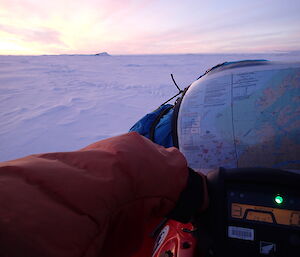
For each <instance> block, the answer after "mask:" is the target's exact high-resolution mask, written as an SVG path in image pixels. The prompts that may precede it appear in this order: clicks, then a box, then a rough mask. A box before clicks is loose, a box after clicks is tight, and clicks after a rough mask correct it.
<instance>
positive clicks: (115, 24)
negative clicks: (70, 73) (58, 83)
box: [0, 0, 300, 55]
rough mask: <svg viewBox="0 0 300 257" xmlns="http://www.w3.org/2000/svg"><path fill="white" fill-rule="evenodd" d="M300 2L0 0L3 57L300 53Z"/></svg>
mask: <svg viewBox="0 0 300 257" xmlns="http://www.w3.org/2000/svg"><path fill="white" fill-rule="evenodd" d="M299 12H300V1H298V0H284V1H283V0H273V1H271V0H252V1H250V0H249V1H243V0H241V1H238V0H227V1H217V0H211V1H202V0H198V1H197V0H185V1H180V0H173V1H172V0H152V1H151V0H49V1H48V0H45V1H41V0H0V54H1V55H40V54H93V53H98V52H104V51H105V52H108V53H110V54H172V53H175V54H176V53H229V52H230V53H254V52H256V53H257V52H277V51H298V50H300V15H299Z"/></svg>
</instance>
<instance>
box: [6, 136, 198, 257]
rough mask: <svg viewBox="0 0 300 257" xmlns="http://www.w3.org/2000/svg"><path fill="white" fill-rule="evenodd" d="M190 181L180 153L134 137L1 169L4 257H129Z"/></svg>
mask: <svg viewBox="0 0 300 257" xmlns="http://www.w3.org/2000/svg"><path fill="white" fill-rule="evenodd" d="M188 176H189V171H188V168H187V164H186V160H185V158H184V157H183V155H182V154H181V153H180V152H179V151H178V150H177V149H176V148H168V149H165V148H163V147H161V146H158V145H156V144H154V143H152V142H151V141H150V140H148V139H146V138H144V137H142V136H140V135H138V134H137V133H134V132H133V133H128V134H125V135H121V136H117V137H113V138H109V139H106V140H103V141H100V142H97V143H95V144H92V145H90V146H88V147H86V148H84V149H82V150H79V151H76V152H61V153H47V154H38V155H32V156H28V157H25V158H22V159H18V160H14V161H8V162H3V163H0V206H1V208H0V231H1V233H0V256H14V257H19V256H20V257H21V256H22V257H27V256H28V257H29V256H30V257H40V256H43V257H60V256H61V257H79V256H80V257H82V256H86V257H87V256H88V257H99V256H103V257H106V256H111V257H114V256H122V257H126V256H131V255H132V254H133V253H134V252H136V251H137V250H138V249H139V247H140V245H141V244H142V241H143V235H144V234H145V231H146V228H147V227H149V224H152V223H153V224H154V223H155V222H154V221H155V220H157V219H158V218H161V217H164V216H166V215H168V214H170V213H172V210H173V209H174V207H175V205H176V202H177V200H178V199H179V197H180V195H181V192H182V191H184V188H185V187H186V185H187V181H188ZM199 205H201V203H199ZM173 215H174V214H173Z"/></svg>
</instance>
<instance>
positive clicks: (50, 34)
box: [0, 25, 65, 46]
mask: <svg viewBox="0 0 300 257" xmlns="http://www.w3.org/2000/svg"><path fill="white" fill-rule="evenodd" d="M0 31H2V32H6V33H8V34H12V35H14V36H16V37H18V38H21V39H22V40H23V41H26V42H32V43H33V42H35V43H46V44H51V45H61V46H65V43H64V42H63V41H61V39H60V32H58V31H56V30H53V29H50V28H44V27H38V28H32V29H28V28H17V27H13V26H9V25H0Z"/></svg>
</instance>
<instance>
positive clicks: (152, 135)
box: [149, 105, 173, 142]
mask: <svg viewBox="0 0 300 257" xmlns="http://www.w3.org/2000/svg"><path fill="white" fill-rule="evenodd" d="M172 108H173V105H171V106H169V107H168V108H166V109H164V110H163V111H162V112H161V113H160V114H159V115H158V116H157V117H156V119H155V120H154V121H153V123H152V124H151V127H150V133H149V134H150V137H149V139H150V140H151V141H152V142H155V141H154V137H155V129H156V125H157V124H158V123H159V121H160V120H161V118H162V117H163V116H164V115H165V114H167V113H168V112H169V111H170V110H171V109H172Z"/></svg>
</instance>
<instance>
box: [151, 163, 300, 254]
mask: <svg viewBox="0 0 300 257" xmlns="http://www.w3.org/2000/svg"><path fill="white" fill-rule="evenodd" d="M207 180H208V189H209V196H210V206H209V208H208V209H207V211H205V212H204V213H202V214H200V215H199V216H198V217H197V219H196V220H194V221H192V223H188V224H182V223H179V222H176V221H174V220H169V221H167V223H166V224H165V226H164V227H163V228H162V230H161V232H160V233H159V235H158V237H157V240H156V245H155V247H154V251H153V255H152V256H153V257H227V256H230V257H238V256H239V257H240V256H244V257H256V256H257V257H268V256H272V257H298V256H300V190H299V185H300V172H299V171H291V170H279V169H269V168H243V169H240V168H239V169H224V168H220V169H219V170H218V171H214V172H211V173H209V174H208V175H207Z"/></svg>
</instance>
